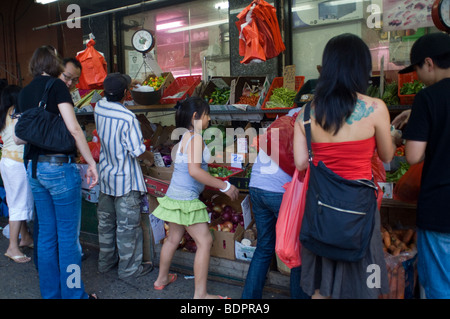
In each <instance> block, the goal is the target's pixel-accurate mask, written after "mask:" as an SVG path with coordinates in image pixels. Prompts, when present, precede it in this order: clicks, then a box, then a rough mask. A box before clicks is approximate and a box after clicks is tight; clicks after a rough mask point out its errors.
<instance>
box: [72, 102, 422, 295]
mask: <svg viewBox="0 0 450 319" xmlns="http://www.w3.org/2000/svg"><path fill="white" fill-rule="evenodd" d="M127 108H128V109H130V110H131V111H132V112H134V113H136V114H139V115H140V116H145V117H146V116H147V115H144V114H148V112H168V113H170V112H173V114H174V113H175V109H174V104H165V105H162V104H154V105H127ZM405 108H408V106H397V107H392V106H390V107H389V110H390V112H391V113H392V110H394V111H398V112H399V111H402V110H404V109H405ZM283 111H284V110H273V111H272V112H274V113H284V112H283ZM287 111H288V110H286V113H287ZM223 112H225V113H227V114H230V113H236V114H238V115H239V116H245V115H248V114H263V113H267V112H271V110H261V109H250V108H248V109H247V110H246V111H243V110H238V109H236V110H233V111H230V110H226V111H223ZM223 112H222V111H215V110H211V115H212V116H211V117H212V118H214V115H215V114H222V113H223ZM225 113H224V114H225ZM77 119H78V120H79V122H80V124H83V122H87V123H93V112H85V113H79V114H77ZM141 124H142V123H141ZM147 124H148V123H147ZM261 124H264V123H261ZM143 127H144V128H145V127H146V126H145V125H144V126H143ZM151 133H153V132H151ZM247 168H248V167H247ZM247 168H246V171H247ZM153 170H155V171H156V173H155V175H153V177H152V179H158V180H160V181H165V182H167V184H168V183H170V177H168V175H167V174H170V169H167V168H153ZM164 170H165V171H164ZM147 172H148V170H147V171H146V173H147ZM164 174H166V175H165V176H164ZM244 174H245V173H240V174H237V175H234V176H232V177H231V178H230V181H232V180H233V179H235V178H236V179H237V178H244V179H245V180H242V181H241V182H243V184H242V186H241V187H239V188H240V191H241V193H242V194H245V192H246V191H248V190H247V187H248V186H246V185H248V184H246V182H248V180H249V177H248V176H247V177H243V176H242V175H244ZM146 176H149V175H148V174H146ZM163 193H164V190H161V191H160V193H159V194H157V195H158V196H161V195H163ZM155 195H156V194H150V195H148V196H147V198H148V199H149V201H148V202H149V213H144V214H142V221H143V223H142V228H143V230H144V258H145V260H151V261H153V262H154V263H155V264H157V263H158V262H159V253H160V249H161V244H159V243H154V242H153V231H152V228H151V226H150V222H151V219H150V218H149V216H151V212H152V208H153V209H154V207H156V206H155V205H157V201H156V198H157V197H156V196H155ZM381 216H382V223H383V224H384V223H390V224H391V225H393V226H398V225H399V224H400V223H402V225H405V224H406V223H405V221H408V223H412V224H414V221H412V220H411V217H412V216H415V205H410V204H405V203H402V202H399V201H396V200H388V199H383V203H382V207H381ZM95 225H96V205H95V204H94V203H89V202H86V201H84V202H83V209H82V234H81V237H82V240H86V241H88V242H91V243H93V244H98V239H97V234H96V233H95V232H96V227H95ZM393 228H394V227H393ZM244 231H245V230H244ZM240 235H241V234H240V233H239V232H237V234H236V236H235V238H234V239H241V237H240ZM233 236H234V235H233ZM242 236H243V235H242ZM236 242H238V241H237V240H235V251H236ZM194 257H195V254H193V253H191V252H188V251H183V250H177V251H176V253H175V256H174V258H173V263H172V268H173V269H174V271H179V272H182V273H185V274H193V260H194ZM249 265H250V262H249V260H241V259H237V258H234V260H232V259H226V258H222V257H217V256H212V257H211V262H210V268H209V277H210V279H214V280H218V281H223V282H230V283H236V284H239V285H243V283H244V282H245V278H246V275H247V271H248V267H249ZM281 266H282V265H281ZM283 270H286V269H284V267H280V265H278V266H277V261H276V259H275V258H274V259H273V262H272V264H271V267H270V270H269V273H268V277H267V281H266V286H265V287H266V289H269V290H271V289H273V290H277V291H282V292H283V293H286V294H289V292H288V291H289V276H287V273H288V271H283ZM405 297H406V295H405Z"/></svg>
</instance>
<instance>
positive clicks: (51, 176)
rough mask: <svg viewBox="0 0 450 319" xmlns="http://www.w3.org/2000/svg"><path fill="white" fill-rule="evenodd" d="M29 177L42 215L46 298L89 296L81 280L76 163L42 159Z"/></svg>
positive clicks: (42, 278) (40, 238) (41, 280)
mask: <svg viewBox="0 0 450 319" xmlns="http://www.w3.org/2000/svg"><path fill="white" fill-rule="evenodd" d="M31 168H32V162H31V161H30V162H29V163H28V169H27V174H28V180H29V182H30V185H31V190H32V192H33V196H34V201H35V205H36V213H37V215H38V223H39V236H38V255H39V259H38V272H39V284H40V290H41V295H42V298H44V299H59V298H63V299H87V298H88V297H89V296H88V295H87V293H86V292H85V291H84V285H83V281H82V280H81V245H80V242H79V234H80V224H81V176H80V173H79V171H78V168H77V166H76V164H75V163H47V162H38V163H37V171H36V179H34V178H32V175H31Z"/></svg>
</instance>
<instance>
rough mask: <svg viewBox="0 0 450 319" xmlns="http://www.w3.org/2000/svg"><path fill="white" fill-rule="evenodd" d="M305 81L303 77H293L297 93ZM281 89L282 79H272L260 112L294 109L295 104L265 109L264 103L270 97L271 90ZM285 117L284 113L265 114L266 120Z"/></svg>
mask: <svg viewBox="0 0 450 319" xmlns="http://www.w3.org/2000/svg"><path fill="white" fill-rule="evenodd" d="M304 81H305V77H304V76H296V77H295V90H296V91H297V92H298V91H299V90H300V88H301V87H302V86H303V83H304ZM280 87H283V77H278V78H275V79H273V81H272V84H271V85H270V88H269V92H267V95H266V98H265V99H264V103H263V105H262V107H261V109H262V110H290V109H293V108H294V107H295V103H293V105H292V107H287V108H286V107H272V108H266V103H267V102H268V101H269V100H270V97H271V96H272V93H273V90H274V89H276V88H280ZM282 115H285V113H266V117H267V118H276V117H277V116H282Z"/></svg>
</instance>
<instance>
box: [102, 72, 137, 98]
mask: <svg viewBox="0 0 450 319" xmlns="http://www.w3.org/2000/svg"><path fill="white" fill-rule="evenodd" d="M130 84H131V77H130V76H129V75H127V74H121V73H110V74H108V75H107V76H106V78H105V80H104V81H103V89H104V90H105V94H107V95H117V94H120V93H123V91H124V90H125V89H126V88H128V87H129V85H130Z"/></svg>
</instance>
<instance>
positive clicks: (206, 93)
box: [201, 76, 237, 105]
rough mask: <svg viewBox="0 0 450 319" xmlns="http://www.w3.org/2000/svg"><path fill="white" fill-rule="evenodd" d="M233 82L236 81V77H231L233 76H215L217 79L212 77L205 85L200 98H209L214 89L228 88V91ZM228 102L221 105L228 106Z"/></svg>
mask: <svg viewBox="0 0 450 319" xmlns="http://www.w3.org/2000/svg"><path fill="white" fill-rule="evenodd" d="M233 80H237V77H233V76H220V77H219V76H217V77H216V76H214V77H212V78H211V79H210V80H209V81H208V84H207V85H206V87H205V89H204V90H203V92H202V93H201V97H202V98H206V97H210V96H211V94H212V93H213V92H214V91H215V90H216V88H219V89H222V88H229V89H231V84H232V81H233ZM228 102H229V99H228V101H227V102H226V103H224V104H223V105H226V104H228ZM213 105H214V104H213Z"/></svg>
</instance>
